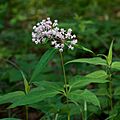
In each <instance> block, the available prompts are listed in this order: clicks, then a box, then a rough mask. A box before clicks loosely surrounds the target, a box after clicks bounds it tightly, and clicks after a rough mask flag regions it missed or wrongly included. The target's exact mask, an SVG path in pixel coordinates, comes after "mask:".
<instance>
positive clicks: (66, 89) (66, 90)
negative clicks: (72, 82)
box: [60, 52, 70, 120]
mask: <svg viewBox="0 0 120 120" xmlns="http://www.w3.org/2000/svg"><path fill="white" fill-rule="evenodd" d="M60 58H61V65H62V69H63V75H64V84H65V93H66V101H67V105H68V98H67V94H68V88H67V79H66V73H65V67H64V61H63V55H62V53H61V52H60ZM67 117H68V120H70V113H68V116H67Z"/></svg>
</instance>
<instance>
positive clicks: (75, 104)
mask: <svg viewBox="0 0 120 120" xmlns="http://www.w3.org/2000/svg"><path fill="white" fill-rule="evenodd" d="M32 42H34V43H35V44H36V45H42V44H49V46H50V48H49V49H48V50H47V51H46V52H45V53H44V54H43V55H42V57H41V58H40V60H39V62H38V64H37V65H36V67H35V69H34V71H33V73H32V75H31V78H30V79H27V78H26V76H25V74H24V72H23V71H22V70H21V69H20V68H17V69H18V70H19V71H20V73H21V75H22V77H23V80H24V86H25V90H24V91H16V92H12V93H8V94H6V95H3V96H2V97H1V99H0V104H3V103H8V102H9V103H12V104H11V105H10V106H9V107H8V109H12V108H15V107H17V106H25V111H26V114H25V115H26V120H29V112H28V111H29V107H33V108H35V109H38V110H42V112H43V113H44V115H43V117H42V118H41V120H74V119H75V118H76V119H77V118H78V119H79V120H92V118H91V116H92V114H94V113H92V110H91V109H92V107H93V108H94V109H95V112H97V111H99V110H102V109H103V107H102V106H103V102H101V101H100V100H101V99H102V97H107V100H108V103H107V107H106V114H107V115H108V118H107V119H106V120H108V119H110V120H114V118H115V117H117V115H118V113H117V111H116V112H115V111H114V102H113V100H114V99H115V98H114V96H117V95H118V94H117V90H118V88H115V89H114V87H113V78H112V71H113V70H116V71H119V70H120V62H119V61H113V59H112V56H113V55H112V48H113V41H112V42H111V45H110V48H109V51H108V55H104V54H95V53H94V52H93V51H91V50H89V49H87V48H85V47H84V46H81V45H80V42H79V40H78V38H77V36H76V35H75V34H74V32H73V31H72V29H71V28H69V29H65V28H60V27H59V24H58V20H54V21H51V19H50V18H47V19H44V20H42V21H41V22H38V23H37V24H36V25H35V26H33V31H32ZM66 49H69V50H72V51H73V52H74V49H78V50H79V49H82V50H84V51H86V52H90V53H92V54H93V56H94V57H92V58H79V59H74V60H71V61H68V62H66V63H64V56H63V52H64V51H65V50H66ZM58 54H59V55H60V61H61V68H62V73H63V74H62V76H63V77H62V78H63V80H61V81H54V82H53V81H46V80H39V81H38V80H37V77H39V76H40V75H41V74H42V71H43V70H44V69H45V68H46V66H47V64H48V62H49V61H50V60H51V59H52V58H53V57H54V56H55V55H58ZM11 64H12V65H13V66H16V65H15V64H13V63H12V62H11ZM69 64H77V65H79V64H80V65H81V64H91V65H95V66H101V67H99V68H100V70H98V69H97V70H96V71H93V72H92V73H89V74H86V75H84V76H83V75H80V74H76V75H74V76H70V77H68V76H67V75H66V67H68V66H69ZM54 79H55V78H54ZM90 84H93V85H94V84H95V85H97V86H98V87H97V90H94V87H93V88H89V85H90ZM99 86H106V87H105V90H106V91H107V92H104V91H103V92H102V93H101V92H100V91H101V89H100V87H99ZM100 93H101V94H100Z"/></svg>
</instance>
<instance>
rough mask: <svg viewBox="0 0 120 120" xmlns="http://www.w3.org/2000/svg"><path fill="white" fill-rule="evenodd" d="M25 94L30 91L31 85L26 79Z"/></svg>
mask: <svg viewBox="0 0 120 120" xmlns="http://www.w3.org/2000/svg"><path fill="white" fill-rule="evenodd" d="M24 86H25V93H26V94H27V93H28V92H29V91H30V86H29V83H28V81H27V80H26V79H24Z"/></svg>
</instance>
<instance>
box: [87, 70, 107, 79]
mask: <svg viewBox="0 0 120 120" xmlns="http://www.w3.org/2000/svg"><path fill="white" fill-rule="evenodd" d="M86 77H89V78H104V79H106V78H107V77H108V75H107V73H106V72H105V71H104V70H98V71H94V72H92V73H89V74H87V75H86Z"/></svg>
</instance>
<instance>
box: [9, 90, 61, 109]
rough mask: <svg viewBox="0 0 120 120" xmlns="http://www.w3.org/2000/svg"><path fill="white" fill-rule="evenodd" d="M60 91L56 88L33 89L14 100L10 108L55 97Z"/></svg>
mask: <svg viewBox="0 0 120 120" xmlns="http://www.w3.org/2000/svg"><path fill="white" fill-rule="evenodd" d="M58 93H59V91H56V90H42V91H41V90H40V91H39V90H33V91H30V92H29V93H28V94H26V95H24V96H23V97H21V98H19V99H18V100H17V101H14V103H13V104H12V105H11V106H10V107H9V108H14V107H16V106H21V105H30V104H33V103H37V102H40V101H42V100H45V99H47V98H50V97H54V96H55V95H57V94H58Z"/></svg>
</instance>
